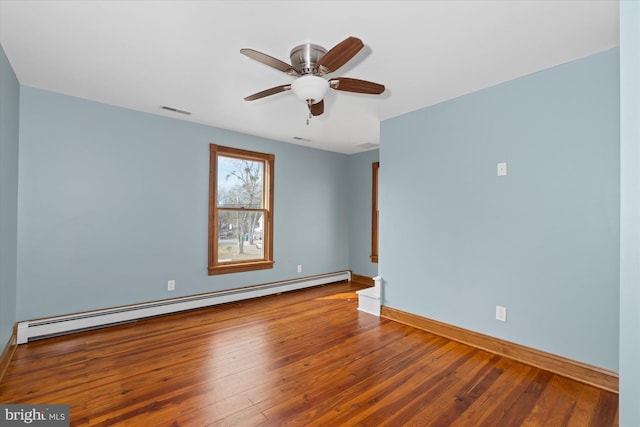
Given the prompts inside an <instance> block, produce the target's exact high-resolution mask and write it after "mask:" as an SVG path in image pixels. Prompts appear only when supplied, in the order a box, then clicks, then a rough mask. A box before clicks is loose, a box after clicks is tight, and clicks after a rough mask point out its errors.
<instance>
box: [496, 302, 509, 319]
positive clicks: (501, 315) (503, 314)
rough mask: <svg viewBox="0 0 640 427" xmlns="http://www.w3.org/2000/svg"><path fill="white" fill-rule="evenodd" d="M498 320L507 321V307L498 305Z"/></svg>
mask: <svg viewBox="0 0 640 427" xmlns="http://www.w3.org/2000/svg"><path fill="white" fill-rule="evenodd" d="M496 320H499V321H501V322H506V321H507V308H506V307H500V306H499V305H496Z"/></svg>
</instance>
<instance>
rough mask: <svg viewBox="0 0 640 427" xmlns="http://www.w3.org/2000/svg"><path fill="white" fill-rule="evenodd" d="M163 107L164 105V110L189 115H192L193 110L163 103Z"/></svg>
mask: <svg viewBox="0 0 640 427" xmlns="http://www.w3.org/2000/svg"><path fill="white" fill-rule="evenodd" d="M161 107H162V109H163V110H167V111H173V112H174V113H180V114H185V115H187V116H190V115H191V111H187V110H181V109H179V108H175V107H169V106H168V105H162V106H161Z"/></svg>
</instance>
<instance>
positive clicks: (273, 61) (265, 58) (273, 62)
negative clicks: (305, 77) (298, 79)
mask: <svg viewBox="0 0 640 427" xmlns="http://www.w3.org/2000/svg"><path fill="white" fill-rule="evenodd" d="M240 53H241V54H243V55H246V56H248V57H249V58H251V59H255V60H256V61H258V62H262V63H263V64H265V65H268V66H270V67H273V68H275V69H276V70H279V71H282V72H283V73H287V74H289V75H290V76H297V75H298V72H297V71H296V70H295V69H294V68H293V67H292V66H291V65H289V64H287V63H286V62H283V61H280V60H279V59H277V58H274V57H273V56H269V55H267V54H266V53H262V52H258V51H257V50H253V49H240Z"/></svg>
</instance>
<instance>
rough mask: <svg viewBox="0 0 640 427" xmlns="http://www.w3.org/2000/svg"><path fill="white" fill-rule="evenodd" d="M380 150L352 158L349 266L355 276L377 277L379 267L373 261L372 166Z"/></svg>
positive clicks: (366, 152)
mask: <svg viewBox="0 0 640 427" xmlns="http://www.w3.org/2000/svg"><path fill="white" fill-rule="evenodd" d="M379 153H380V151H379V150H371V151H365V152H363V153H358V154H352V155H351V156H349V185H350V197H351V200H350V201H349V205H350V207H351V210H350V212H349V266H350V268H351V270H352V271H353V272H354V273H355V274H360V275H362V276H368V277H375V276H377V275H378V264H376V263H373V262H371V258H370V256H371V213H372V212H371V190H372V185H373V183H372V182H371V178H372V166H371V165H372V164H373V163H374V162H377V161H378V160H379Z"/></svg>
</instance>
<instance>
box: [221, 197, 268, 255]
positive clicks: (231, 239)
mask: <svg viewBox="0 0 640 427" xmlns="http://www.w3.org/2000/svg"><path fill="white" fill-rule="evenodd" d="M263 218H264V215H263V212H262V211H246V210H226V209H225V210H220V211H218V262H232V261H250V260H260V259H264V248H263V245H262V243H263V242H262V236H263V230H264V220H263Z"/></svg>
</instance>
